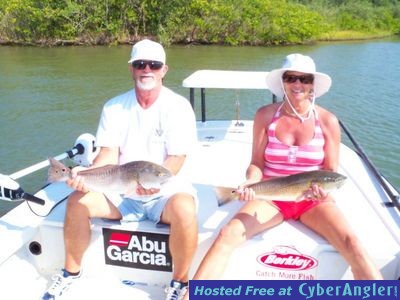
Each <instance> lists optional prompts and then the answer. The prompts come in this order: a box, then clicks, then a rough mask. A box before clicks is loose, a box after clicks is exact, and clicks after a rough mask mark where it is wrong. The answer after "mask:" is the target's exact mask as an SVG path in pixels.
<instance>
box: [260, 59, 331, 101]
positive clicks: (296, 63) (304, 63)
mask: <svg viewBox="0 0 400 300" xmlns="http://www.w3.org/2000/svg"><path fill="white" fill-rule="evenodd" d="M286 71H294V72H301V73H307V74H313V75H314V95H315V97H319V96H322V95H323V94H325V93H326V92H327V91H328V90H329V88H330V87H331V84H332V79H331V77H330V76H329V75H327V74H324V73H320V72H317V71H316V68H315V63H314V61H313V60H312V58H311V57H309V56H306V55H302V54H298V53H294V54H289V55H288V56H286V58H285V60H284V62H283V65H282V68H280V69H275V70H272V71H271V72H269V73H268V74H267V78H266V81H267V86H268V89H269V90H270V91H271V92H272V93H273V94H274V95H276V96H277V97H279V98H281V99H283V97H284V95H285V94H284V91H283V84H282V75H283V73H285V72H286Z"/></svg>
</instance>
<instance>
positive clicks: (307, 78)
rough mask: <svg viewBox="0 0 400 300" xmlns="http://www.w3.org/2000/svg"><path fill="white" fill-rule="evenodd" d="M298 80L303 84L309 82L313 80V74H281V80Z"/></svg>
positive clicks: (292, 81)
mask: <svg viewBox="0 0 400 300" xmlns="http://www.w3.org/2000/svg"><path fill="white" fill-rule="evenodd" d="M297 79H298V80H300V82H301V83H304V84H310V83H313V82H314V75H312V74H308V75H300V76H297V75H290V74H283V76H282V80H283V82H287V83H294V82H296V81H297Z"/></svg>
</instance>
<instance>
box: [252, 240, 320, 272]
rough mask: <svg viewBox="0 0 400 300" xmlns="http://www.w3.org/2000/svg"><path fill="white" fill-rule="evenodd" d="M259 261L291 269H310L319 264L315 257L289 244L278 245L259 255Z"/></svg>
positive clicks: (270, 265) (266, 264) (283, 268)
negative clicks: (302, 252) (270, 250)
mask: <svg viewBox="0 0 400 300" xmlns="http://www.w3.org/2000/svg"><path fill="white" fill-rule="evenodd" d="M257 261H258V262H259V263H260V264H262V265H265V266H268V267H271V268H275V269H281V270H290V271H302V270H309V269H312V268H315V267H316V266H317V265H318V261H317V260H316V259H315V258H313V257H311V256H308V255H305V254H301V253H300V252H299V251H298V250H297V249H296V248H294V247H289V246H276V247H274V251H272V252H267V253H264V254H262V255H260V256H259V257H257Z"/></svg>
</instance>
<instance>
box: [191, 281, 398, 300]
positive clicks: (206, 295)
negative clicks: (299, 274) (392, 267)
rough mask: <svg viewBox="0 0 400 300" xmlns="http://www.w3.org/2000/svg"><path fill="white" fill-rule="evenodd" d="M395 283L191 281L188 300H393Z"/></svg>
mask: <svg viewBox="0 0 400 300" xmlns="http://www.w3.org/2000/svg"><path fill="white" fill-rule="evenodd" d="M399 292H400V291H399V282H398V281H397V280H312V281H304V280H254V281H252V280H190V282H189V296H190V300H196V299H198V300H200V299H201V300H204V299H220V298H224V299H238V300H239V299H240V300H243V299H248V300H261V299H263V300H265V299H269V300H285V299H287V300H289V299H297V300H298V299H300V300H303V299H304V300H308V299H310V300H311V299H320V300H326V299H329V300H339V299H340V300H342V299H349V300H350V299H351V300H365V299H370V300H395V299H399V298H400V295H399Z"/></svg>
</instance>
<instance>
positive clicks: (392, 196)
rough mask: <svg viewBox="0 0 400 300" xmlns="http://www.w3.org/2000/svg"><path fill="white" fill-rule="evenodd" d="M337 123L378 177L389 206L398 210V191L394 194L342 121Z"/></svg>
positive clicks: (399, 203) (399, 204)
mask: <svg viewBox="0 0 400 300" xmlns="http://www.w3.org/2000/svg"><path fill="white" fill-rule="evenodd" d="M339 124H340V126H341V127H342V129H343V130H344V132H345V133H346V135H347V136H348V138H349V139H350V141H351V142H352V143H353V145H354V147H355V148H356V150H357V152H358V154H359V155H360V156H361V158H362V159H363V160H364V162H365V163H366V164H367V166H368V167H369V169H370V170H371V172H372V174H373V175H374V176H375V178H376V179H378V181H379V183H380V185H381V187H382V188H383V189H384V190H385V192H386V194H387V195H388V196H389V198H390V200H391V201H392V202H391V203H390V205H391V206H395V207H397V209H399V210H400V196H399V193H397V195H395V194H394V192H393V189H394V187H393V189H392V188H391V187H390V186H389V185H388V183H387V181H385V180H384V179H383V177H382V176H381V174H380V173H379V171H378V169H377V168H376V167H375V165H374V164H373V163H372V161H371V160H370V159H369V158H368V156H367V155H366V154H365V152H364V150H363V149H362V147H361V146H360V145H359V144H358V142H357V141H356V140H355V138H354V137H353V136H352V134H351V133H350V131H349V130H348V129H347V127H346V126H345V125H344V123H343V122H342V121H340V120H339ZM396 192H397V191H396ZM385 205H388V203H385Z"/></svg>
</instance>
